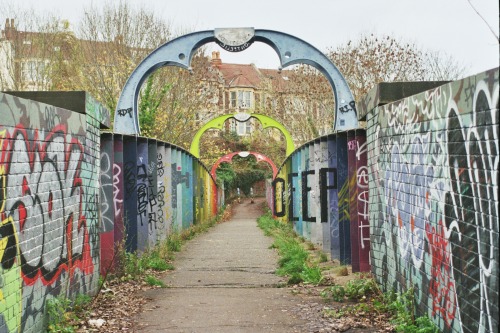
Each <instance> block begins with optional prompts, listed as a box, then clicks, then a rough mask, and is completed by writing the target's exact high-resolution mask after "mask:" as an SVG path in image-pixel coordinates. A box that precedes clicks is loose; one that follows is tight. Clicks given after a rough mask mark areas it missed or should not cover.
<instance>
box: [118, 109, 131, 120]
mask: <svg viewBox="0 0 500 333" xmlns="http://www.w3.org/2000/svg"><path fill="white" fill-rule="evenodd" d="M116 114H117V115H119V116H120V117H125V116H126V115H129V117H130V118H132V108H128V109H119V110H118V111H116Z"/></svg>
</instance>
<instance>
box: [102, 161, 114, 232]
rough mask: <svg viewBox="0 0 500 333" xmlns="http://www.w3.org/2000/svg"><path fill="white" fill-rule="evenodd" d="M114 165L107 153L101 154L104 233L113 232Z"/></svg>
mask: <svg viewBox="0 0 500 333" xmlns="http://www.w3.org/2000/svg"><path fill="white" fill-rule="evenodd" d="M112 168H113V163H112V162H111V160H110V157H109V154H108V153H107V152H101V216H102V232H108V231H111V230H113V225H114V216H113V215H114V214H113V210H112V208H113V207H114V202H113V197H112V196H113V187H114V186H113V175H112V174H111V172H112Z"/></svg>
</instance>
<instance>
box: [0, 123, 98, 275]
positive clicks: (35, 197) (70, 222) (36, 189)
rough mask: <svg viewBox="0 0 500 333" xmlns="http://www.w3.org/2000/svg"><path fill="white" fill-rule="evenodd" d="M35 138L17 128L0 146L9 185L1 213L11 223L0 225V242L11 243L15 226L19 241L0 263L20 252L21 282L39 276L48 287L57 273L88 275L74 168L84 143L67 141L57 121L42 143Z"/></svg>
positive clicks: (86, 245)
mask: <svg viewBox="0 0 500 333" xmlns="http://www.w3.org/2000/svg"><path fill="white" fill-rule="evenodd" d="M38 136H39V133H38V131H35V132H34V140H30V139H29V137H28V133H27V131H26V130H25V129H23V128H19V127H18V128H16V129H15V130H14V132H13V133H12V135H11V137H10V138H9V137H7V139H10V140H5V141H4V146H3V147H2V161H1V162H2V166H3V168H4V170H5V174H6V176H4V181H5V187H6V188H9V197H8V198H6V199H5V201H4V202H3V203H2V207H3V213H2V214H5V216H8V217H10V221H12V223H9V224H2V240H3V239H7V240H8V241H7V243H11V242H13V239H14V231H15V230H16V229H17V230H18V236H17V238H18V241H19V245H18V247H17V246H11V247H8V249H9V250H8V251H7V252H5V253H4V255H3V257H2V266H3V269H9V268H11V267H12V265H13V263H14V258H15V257H16V255H17V251H19V252H20V253H19V254H20V257H21V263H22V266H21V267H22V269H21V270H22V276H23V279H24V282H25V283H26V284H28V285H30V284H33V283H34V282H35V281H36V280H38V279H40V280H42V282H43V283H44V285H50V284H52V283H53V282H54V281H55V280H56V279H57V278H58V277H59V275H60V274H61V272H62V271H69V272H70V274H73V272H74V271H75V269H76V268H79V269H81V270H82V271H83V272H85V273H90V272H92V271H93V264H92V260H91V259H90V247H89V233H88V229H87V224H86V218H85V216H84V214H83V212H82V199H83V197H84V195H85V193H83V192H84V191H83V188H82V180H81V178H80V176H79V171H78V170H79V169H80V165H81V163H82V160H83V147H82V145H81V143H79V142H78V141H77V140H75V139H71V140H70V142H67V141H66V140H67V137H66V130H65V128H64V126H61V125H59V126H57V127H56V128H55V129H54V130H53V131H52V132H50V133H49V134H48V135H47V137H46V138H45V139H44V141H43V142H42V143H37V141H38V140H37V139H38ZM14 163H15V170H14V169H13V167H14ZM17 184H19V185H17ZM12 224H15V225H16V226H17V227H14V226H13V225H12ZM44 233H49V234H50V235H51V237H50V238H47V237H45V236H44Z"/></svg>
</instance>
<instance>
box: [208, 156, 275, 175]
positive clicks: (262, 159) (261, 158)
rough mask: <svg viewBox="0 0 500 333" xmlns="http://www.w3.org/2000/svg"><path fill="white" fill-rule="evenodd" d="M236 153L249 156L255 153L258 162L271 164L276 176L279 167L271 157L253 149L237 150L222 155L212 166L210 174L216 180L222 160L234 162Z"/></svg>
mask: <svg viewBox="0 0 500 333" xmlns="http://www.w3.org/2000/svg"><path fill="white" fill-rule="evenodd" d="M236 155H239V156H240V157H247V156H249V155H253V156H255V158H256V159H257V163H258V162H267V163H268V164H269V165H270V166H271V168H272V169H273V179H274V178H276V175H277V174H278V168H276V165H275V164H274V163H273V161H272V160H271V159H270V158H269V157H267V156H266V155H263V154H261V153H255V152H253V151H237V152H234V153H230V154H227V155H224V156H222V157H221V158H219V159H218V160H217V162H215V163H214V165H213V167H212V171H210V174H211V175H212V177H213V178H214V180H216V179H217V175H216V173H215V171H216V170H217V168H218V167H219V165H220V164H221V163H222V162H227V163H232V161H233V157H235V156H236Z"/></svg>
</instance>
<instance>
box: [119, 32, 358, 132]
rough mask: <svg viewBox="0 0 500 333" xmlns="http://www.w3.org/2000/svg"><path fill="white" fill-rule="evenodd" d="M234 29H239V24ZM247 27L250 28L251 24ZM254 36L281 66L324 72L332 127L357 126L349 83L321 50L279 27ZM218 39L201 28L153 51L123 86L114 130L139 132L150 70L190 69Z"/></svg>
mask: <svg viewBox="0 0 500 333" xmlns="http://www.w3.org/2000/svg"><path fill="white" fill-rule="evenodd" d="M220 30H223V29H220ZM228 30H231V29H228ZM232 30H234V31H237V30H238V28H235V29H232ZM245 31H248V28H247V29H245ZM253 39H254V40H255V41H259V42H262V43H265V44H267V45H269V46H271V47H272V48H273V49H274V50H275V51H276V53H277V54H278V57H279V59H280V62H281V67H282V68H284V67H287V66H290V65H294V64H299V63H304V64H308V65H311V66H313V67H315V68H316V69H318V70H319V71H320V72H322V73H323V75H325V76H326V78H327V79H328V81H329V82H330V84H331V86H332V88H333V96H334V100H335V122H334V124H333V129H334V130H347V129H352V128H357V127H358V119H357V115H356V106H355V102H354V98H353V96H352V93H351V91H350V89H349V86H348V85H347V82H346V81H345V79H344V77H343V76H342V74H341V73H340V71H339V70H338V69H337V67H336V66H335V65H334V64H333V63H332V62H331V61H330V60H329V59H328V57H326V56H325V55H324V54H323V53H322V52H321V51H319V50H318V49H316V48H315V47H314V46H312V45H311V44H309V43H307V42H305V41H303V40H301V39H299V38H297V37H294V36H291V35H288V34H285V33H282V32H278V31H272V30H260V29H257V30H255V31H254V38H253ZM217 41H219V40H218V39H217V38H216V37H215V31H214V30H209V31H200V32H195V33H191V34H187V35H185V36H181V37H178V38H176V39H174V40H172V41H169V42H167V43H165V44H163V45H162V46H160V47H158V48H157V49H156V50H154V51H153V52H152V53H150V54H149V55H148V56H147V57H146V58H145V59H144V60H143V61H142V62H141V63H140V64H139V65H138V66H137V68H136V69H135V70H134V71H133V72H132V74H131V75H130V77H129V78H128V80H127V82H126V83H125V86H124V87H123V90H122V93H121V95H120V98H119V100H118V104H117V107H116V112H115V120H114V131H115V132H116V133H122V134H135V135H139V134H140V128H139V120H138V110H137V100H138V96H139V90H140V88H141V85H142V83H143V82H144V80H145V79H146V78H147V77H148V76H149V74H151V73H152V72H153V71H155V70H156V69H158V68H160V67H163V66H179V67H182V68H186V69H189V64H190V63H191V59H192V57H193V54H194V52H195V51H196V49H197V48H198V47H200V46H202V45H205V44H207V43H210V42H217ZM219 42H220V41H219Z"/></svg>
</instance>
